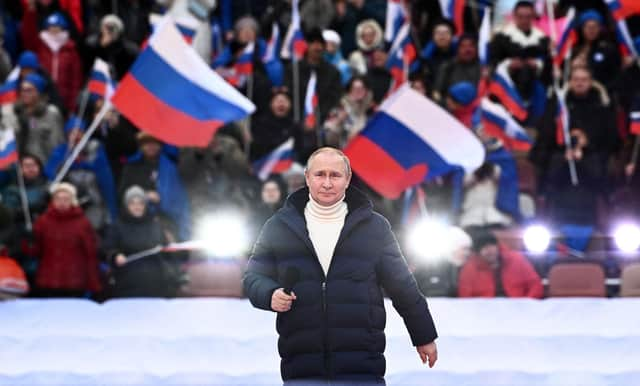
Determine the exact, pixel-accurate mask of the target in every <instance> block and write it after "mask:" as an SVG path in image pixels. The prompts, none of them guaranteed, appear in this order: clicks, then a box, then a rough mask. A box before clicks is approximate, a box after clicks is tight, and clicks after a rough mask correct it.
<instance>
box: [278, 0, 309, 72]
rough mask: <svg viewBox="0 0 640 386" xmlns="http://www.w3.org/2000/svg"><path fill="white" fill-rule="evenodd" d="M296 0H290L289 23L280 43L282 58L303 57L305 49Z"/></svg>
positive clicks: (305, 44)
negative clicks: (282, 41)
mask: <svg viewBox="0 0 640 386" xmlns="http://www.w3.org/2000/svg"><path fill="white" fill-rule="evenodd" d="M298 2H299V1H298V0H293V1H292V2H291V24H290V25H289V29H288V30H287V35H286V36H285V38H284V43H283V44H282V51H281V52H280V55H281V56H282V58H283V59H291V58H293V59H295V60H300V59H302V58H303V57H304V54H305V52H306V51H307V42H306V41H305V40H304V35H303V34H302V27H301V25H300V10H299V8H298Z"/></svg>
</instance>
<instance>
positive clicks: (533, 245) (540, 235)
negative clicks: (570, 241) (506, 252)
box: [523, 225, 551, 253]
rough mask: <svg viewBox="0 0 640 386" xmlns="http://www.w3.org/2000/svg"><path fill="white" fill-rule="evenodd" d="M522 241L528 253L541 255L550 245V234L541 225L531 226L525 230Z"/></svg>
mask: <svg viewBox="0 0 640 386" xmlns="http://www.w3.org/2000/svg"><path fill="white" fill-rule="evenodd" d="M523 240H524V246H525V247H526V248H527V250H528V251H529V252H532V253H543V252H544V251H546V250H547V248H549V244H551V232H549V230H548V229H547V228H545V227H544V226H542V225H531V226H529V227H527V228H526V229H525V231H524V235H523Z"/></svg>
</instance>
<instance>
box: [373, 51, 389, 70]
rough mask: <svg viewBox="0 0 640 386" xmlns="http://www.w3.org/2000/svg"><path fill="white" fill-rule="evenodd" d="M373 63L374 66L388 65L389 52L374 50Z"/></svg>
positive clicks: (382, 66)
mask: <svg viewBox="0 0 640 386" xmlns="http://www.w3.org/2000/svg"><path fill="white" fill-rule="evenodd" d="M371 65H372V67H373V68H384V67H385V66H386V65H387V53H386V52H385V51H384V50H375V51H373V57H372V61H371Z"/></svg>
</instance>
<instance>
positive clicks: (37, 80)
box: [22, 72, 47, 92]
mask: <svg viewBox="0 0 640 386" xmlns="http://www.w3.org/2000/svg"><path fill="white" fill-rule="evenodd" d="M22 82H27V83H31V84H32V85H33V87H35V88H36V89H38V92H43V91H44V88H45V86H46V84H47V81H46V80H44V78H43V77H41V76H40V75H38V74H36V73H35V72H32V73H30V74H28V75H27V76H25V77H24V78H23V79H22Z"/></svg>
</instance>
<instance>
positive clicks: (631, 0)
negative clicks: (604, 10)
mask: <svg viewBox="0 0 640 386" xmlns="http://www.w3.org/2000/svg"><path fill="white" fill-rule="evenodd" d="M605 2H606V3H607V6H608V7H609V11H611V14H612V15H613V18H614V19H615V20H623V19H626V18H628V17H630V16H633V15H637V14H640V1H638V0H605Z"/></svg>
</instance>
